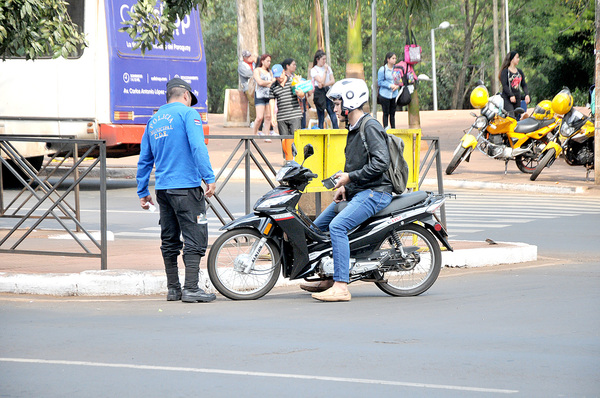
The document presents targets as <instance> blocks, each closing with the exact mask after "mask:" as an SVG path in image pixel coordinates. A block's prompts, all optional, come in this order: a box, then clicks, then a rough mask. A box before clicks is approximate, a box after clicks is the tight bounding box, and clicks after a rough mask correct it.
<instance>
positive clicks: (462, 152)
mask: <svg viewBox="0 0 600 398" xmlns="http://www.w3.org/2000/svg"><path fill="white" fill-rule="evenodd" d="M471 151H473V149H472V148H471V147H468V148H465V147H463V146H462V145H461V144H458V147H457V148H456V150H455V151H454V156H453V157H452V160H451V161H450V163H448V167H446V174H448V175H450V174H452V173H454V170H456V168H457V167H458V165H459V164H460V163H461V162H462V161H463V160H465V159H466V158H467V156H469V154H470V153H471Z"/></svg>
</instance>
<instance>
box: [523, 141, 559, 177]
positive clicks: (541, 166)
mask: <svg viewBox="0 0 600 398" xmlns="http://www.w3.org/2000/svg"><path fill="white" fill-rule="evenodd" d="M555 157H556V149H554V148H550V149H548V152H546V154H545V155H544V157H543V158H542V160H540V162H539V163H538V165H537V167H536V168H535V170H534V171H533V174H531V177H529V179H530V180H531V181H535V179H536V178H538V176H539V175H540V173H541V172H542V171H543V170H544V169H545V168H546V166H548V163H550V161H551V160H554V158H555Z"/></svg>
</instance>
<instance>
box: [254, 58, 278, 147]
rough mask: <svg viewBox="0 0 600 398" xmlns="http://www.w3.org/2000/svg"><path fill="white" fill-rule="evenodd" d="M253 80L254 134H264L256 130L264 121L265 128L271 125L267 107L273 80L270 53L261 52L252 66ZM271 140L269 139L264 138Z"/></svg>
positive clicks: (269, 112) (269, 111)
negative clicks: (253, 66) (254, 87)
mask: <svg viewBox="0 0 600 398" xmlns="http://www.w3.org/2000/svg"><path fill="white" fill-rule="evenodd" d="M254 81H255V82H256V89H255V91H254V105H255V107H256V120H255V121H254V134H258V135H264V133H263V132H262V131H258V129H259V128H260V125H261V124H262V122H263V119H264V121H265V128H268V126H270V125H271V110H270V108H269V97H270V96H271V94H270V89H271V85H272V84H273V83H274V82H275V79H274V78H273V73H271V55H269V54H263V55H261V56H260V59H259V60H258V63H257V64H256V68H254ZM273 134H274V133H273ZM265 142H271V140H265Z"/></svg>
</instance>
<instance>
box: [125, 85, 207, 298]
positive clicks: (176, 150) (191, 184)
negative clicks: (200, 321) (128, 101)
mask: <svg viewBox="0 0 600 398" xmlns="http://www.w3.org/2000/svg"><path fill="white" fill-rule="evenodd" d="M197 102H198V100H197V99H196V96H195V95H194V93H193V92H192V88H191V87H190V85H189V83H187V82H186V81H184V80H182V79H179V78H174V79H171V80H169V82H168V83H167V104H165V105H163V106H161V107H160V108H159V109H158V111H157V112H156V113H155V114H154V115H153V116H152V117H151V118H150V120H149V121H148V124H147V125H146V129H145V131H144V134H143V136H142V143H141V148H140V157H139V161H138V165H137V167H138V169H137V177H136V179H137V193H138V197H139V198H140V204H141V206H142V208H143V209H149V208H150V205H152V206H154V201H153V200H152V195H150V191H149V190H148V182H149V180H150V173H151V172H152V168H153V166H154V165H156V170H155V178H156V183H155V193H156V201H157V203H158V206H159V210H160V222H159V223H160V238H161V246H160V249H161V252H162V257H163V261H164V264H165V271H166V274H167V287H168V294H167V300H168V301H175V300H182V301H184V302H187V303H192V302H209V301H213V300H214V299H215V295H214V294H213V293H210V294H209V293H206V292H204V290H202V289H200V288H199V287H198V279H199V275H198V274H199V272H200V260H201V258H202V257H203V256H204V254H205V252H206V246H207V243H208V223H207V220H206V204H205V200H204V195H206V197H208V198H210V197H211V196H212V195H213V194H214V192H215V174H214V172H213V169H212V166H211V164H210V159H209V156H208V150H207V148H206V145H205V144H204V134H203V131H202V119H201V118H200V115H199V114H198V112H197V111H196V110H195V109H193V108H191V106H192V105H195V104H196V103H197ZM202 181H204V183H205V184H206V193H205V192H204V190H203V189H202ZM180 236H183V242H182V241H181V238H180ZM182 248H183V263H184V264H185V282H184V285H183V291H182V290H181V285H180V283H179V273H178V269H177V257H178V256H179V254H180V251H181V249H182Z"/></svg>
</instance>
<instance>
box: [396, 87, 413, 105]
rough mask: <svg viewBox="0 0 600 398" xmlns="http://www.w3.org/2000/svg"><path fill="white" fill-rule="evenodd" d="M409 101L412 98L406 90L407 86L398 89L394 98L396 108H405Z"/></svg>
mask: <svg viewBox="0 0 600 398" xmlns="http://www.w3.org/2000/svg"><path fill="white" fill-rule="evenodd" d="M411 100H412V96H411V95H410V90H409V89H408V86H402V87H400V92H399V93H398V96H397V97H396V106H406V105H408V104H410V101H411Z"/></svg>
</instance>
